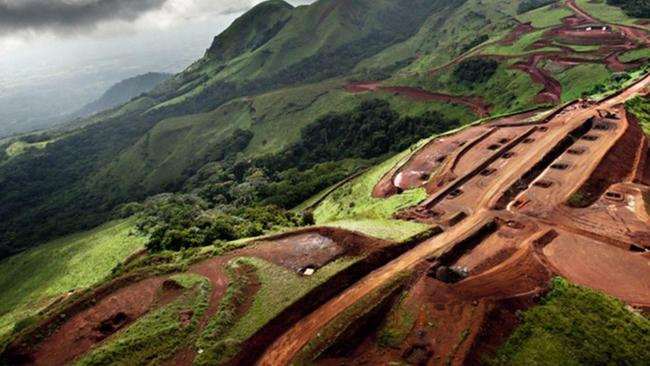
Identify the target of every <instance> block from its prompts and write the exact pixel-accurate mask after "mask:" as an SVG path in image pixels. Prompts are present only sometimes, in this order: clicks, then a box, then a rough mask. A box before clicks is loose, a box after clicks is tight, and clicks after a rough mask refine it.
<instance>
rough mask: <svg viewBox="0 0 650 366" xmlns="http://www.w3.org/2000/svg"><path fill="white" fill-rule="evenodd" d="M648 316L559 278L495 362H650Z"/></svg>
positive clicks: (528, 312) (500, 350)
mask: <svg viewBox="0 0 650 366" xmlns="http://www.w3.org/2000/svg"><path fill="white" fill-rule="evenodd" d="M649 343H650V320H648V319H647V318H644V317H643V316H641V315H638V314H635V313H632V312H631V311H629V310H628V309H627V308H626V306H625V304H623V303H622V302H620V301H618V300H616V299H613V298H611V297H609V296H607V295H605V294H602V293H599V292H596V291H593V290H589V289H586V288H582V287H579V286H576V285H573V284H570V283H568V282H567V281H566V280H563V279H555V280H554V281H553V283H552V289H551V291H550V293H549V294H548V295H547V296H546V297H545V298H544V299H543V301H542V303H541V304H540V305H539V306H536V307H534V308H533V309H531V310H529V311H527V312H525V313H523V324H522V325H521V326H520V327H519V328H518V329H517V330H516V331H515V333H514V334H513V335H512V336H511V337H510V339H509V340H508V341H507V343H506V344H505V345H503V346H502V347H501V348H500V349H499V350H498V352H497V356H496V357H495V358H494V359H493V360H492V362H490V364H491V365H539V366H543V365H548V366H551V365H639V366H642V365H647V362H648V360H650V349H649V348H648V347H647V345H648V344H649Z"/></svg>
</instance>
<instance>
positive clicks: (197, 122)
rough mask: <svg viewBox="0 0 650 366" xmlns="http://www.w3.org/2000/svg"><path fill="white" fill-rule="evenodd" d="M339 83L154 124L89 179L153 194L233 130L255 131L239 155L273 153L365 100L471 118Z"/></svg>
mask: <svg viewBox="0 0 650 366" xmlns="http://www.w3.org/2000/svg"><path fill="white" fill-rule="evenodd" d="M343 84H344V82H342V81H340V80H331V81H326V82H323V83H317V84H310V85H306V86H300V87H295V88H286V89H281V90H278V91H274V92H270V93H266V94H262V95H259V96H256V97H252V98H241V99H238V100H235V101H233V102H230V103H227V104H225V105H223V106H221V107H219V108H217V109H215V110H214V111H211V112H208V113H200V114H193V115H187V116H183V117H177V118H171V119H167V120H163V121H162V122H160V123H158V124H157V125H156V126H155V127H154V128H153V129H152V130H151V131H149V132H148V133H147V134H146V135H145V136H144V137H143V138H141V139H140V141H138V143H136V144H135V145H134V146H132V147H130V148H129V149H127V150H126V151H124V152H123V153H122V154H121V155H120V156H119V157H118V158H117V159H116V160H115V161H114V162H113V163H111V164H110V165H108V166H107V167H105V168H104V169H103V170H102V171H101V172H100V173H99V174H97V175H96V176H95V177H94V178H93V182H94V183H93V184H96V185H97V186H101V184H103V183H104V182H114V183H112V184H111V186H110V187H107V189H111V190H115V193H116V194H127V193H128V192H130V191H132V190H134V189H138V190H145V191H147V192H156V191H159V190H160V189H161V188H164V187H165V186H166V185H167V184H170V183H175V182H177V181H178V180H179V179H181V178H182V176H183V174H184V172H185V171H186V170H187V168H188V167H192V166H193V167H194V169H197V168H199V167H200V166H201V162H202V161H205V158H204V156H206V155H207V154H208V153H209V152H210V151H211V150H213V149H214V148H215V147H217V146H219V144H220V143H222V142H223V141H225V140H227V139H228V138H230V136H231V135H232V132H233V131H234V130H235V129H236V128H241V129H247V130H250V131H252V132H253V133H254V137H253V140H252V141H251V143H250V144H249V146H248V148H247V149H246V150H245V151H244V153H243V154H244V155H246V156H249V157H255V156H260V155H264V154H268V153H275V152H278V151H280V150H282V149H283V148H284V147H286V146H288V145H289V144H292V143H294V142H296V141H298V140H299V138H300V131H301V129H302V128H303V127H305V126H307V125H308V124H309V123H311V122H313V121H314V120H315V119H316V118H318V117H319V116H321V115H324V114H326V113H328V112H342V111H346V110H349V109H352V108H354V106H356V105H358V104H359V103H361V102H362V101H364V100H368V99H372V98H382V99H386V100H389V101H390V102H391V105H392V106H393V108H394V109H396V110H397V111H398V112H400V113H401V114H403V115H419V114H421V113H424V112H425V111H427V110H439V111H441V112H443V113H445V114H446V115H447V116H448V117H449V118H457V119H459V120H461V121H463V122H468V121H469V120H471V118H472V116H471V114H468V113H467V109H466V108H465V107H461V106H455V105H449V104H445V103H418V102H414V101H412V100H409V99H407V98H403V97H399V96H395V95H392V94H384V93H377V94H375V93H361V94H350V93H347V92H345V91H343V89H342V87H343Z"/></svg>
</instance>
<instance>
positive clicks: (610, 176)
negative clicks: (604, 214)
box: [573, 122, 644, 207]
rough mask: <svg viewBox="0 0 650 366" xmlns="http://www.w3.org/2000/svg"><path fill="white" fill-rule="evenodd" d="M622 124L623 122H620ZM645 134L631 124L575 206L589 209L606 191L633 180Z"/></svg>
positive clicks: (597, 170) (579, 193)
mask: <svg viewBox="0 0 650 366" xmlns="http://www.w3.org/2000/svg"><path fill="white" fill-rule="evenodd" d="M619 123H622V122H619ZM643 139H644V134H643V131H642V130H641V128H640V127H639V125H638V124H637V123H633V122H632V123H629V124H628V126H627V128H626V130H625V133H624V134H623V136H622V137H621V138H620V139H619V140H618V141H617V142H616V144H615V145H614V146H613V147H612V148H611V149H610V150H609V152H608V153H607V155H606V156H605V158H604V159H603V160H602V161H601V162H600V164H599V165H598V167H597V168H596V169H595V170H594V171H593V172H592V173H591V175H590V176H589V179H588V180H587V182H585V184H583V185H582V187H580V189H579V190H578V193H577V194H578V195H579V196H580V200H575V201H574V202H573V206H575V207H587V206H591V205H592V204H593V203H594V202H596V201H597V200H598V199H599V198H600V197H601V196H602V195H603V194H604V193H605V191H606V190H607V189H608V188H609V187H610V186H611V185H612V184H615V183H618V182H622V181H625V180H626V179H628V178H632V177H633V175H634V170H635V167H636V166H635V164H634V163H635V161H636V160H637V156H638V149H639V146H642V145H643Z"/></svg>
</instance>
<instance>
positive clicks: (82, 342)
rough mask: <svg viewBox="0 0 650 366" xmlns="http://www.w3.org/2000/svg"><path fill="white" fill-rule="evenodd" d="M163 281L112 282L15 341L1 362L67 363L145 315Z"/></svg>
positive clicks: (156, 279) (131, 280)
mask: <svg viewBox="0 0 650 366" xmlns="http://www.w3.org/2000/svg"><path fill="white" fill-rule="evenodd" d="M163 282H164V278H162V277H156V278H148V279H144V280H140V278H138V277H125V278H121V279H117V280H115V281H112V282H110V283H108V284H106V285H104V286H102V287H100V288H98V289H97V290H95V291H92V292H91V293H88V294H86V295H85V296H83V298H82V299H81V300H78V301H76V302H74V303H72V304H70V305H68V306H67V307H65V308H64V309H63V310H62V311H60V312H57V313H56V314H53V315H52V316H51V317H50V318H48V319H46V320H45V321H43V322H42V323H40V324H39V325H38V326H37V327H36V328H34V329H33V330H31V331H30V332H29V333H27V334H25V335H23V336H21V337H19V338H18V339H16V340H15V341H14V342H12V343H11V344H10V345H9V346H8V347H7V349H6V350H5V352H4V353H3V354H2V360H3V361H5V362H7V363H8V364H13V365H22V364H34V365H52V366H57V365H63V364H66V363H68V362H70V361H72V360H74V359H75V358H76V357H78V356H80V355H82V354H84V353H85V352H87V351H88V350H89V349H90V348H91V347H92V346H93V345H95V344H97V343H99V342H101V341H102V340H104V339H105V338H107V337H108V336H110V335H111V334H112V333H114V332H116V331H117V330H119V329H122V328H124V327H127V326H128V325H129V324H130V323H132V322H133V321H135V320H137V319H138V318H140V317H141V316H143V315H144V314H146V313H147V312H148V311H149V310H150V309H151V308H152V306H153V305H154V303H155V301H156V292H157V291H158V289H160V287H161V285H162V283H163Z"/></svg>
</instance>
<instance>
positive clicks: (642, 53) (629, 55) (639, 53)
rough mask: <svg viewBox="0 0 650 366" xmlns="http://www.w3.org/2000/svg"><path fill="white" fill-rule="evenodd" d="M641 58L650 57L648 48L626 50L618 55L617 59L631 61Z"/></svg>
mask: <svg viewBox="0 0 650 366" xmlns="http://www.w3.org/2000/svg"><path fill="white" fill-rule="evenodd" d="M642 58H645V59H648V58H650V48H641V49H638V50H634V51H630V52H626V53H624V54H622V55H621V57H619V60H621V61H623V62H632V61H636V60H639V59H642Z"/></svg>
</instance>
